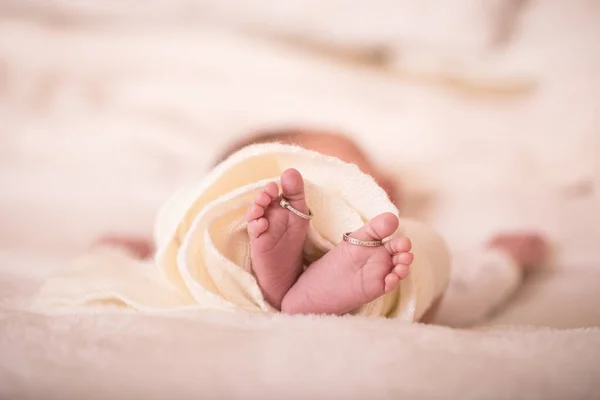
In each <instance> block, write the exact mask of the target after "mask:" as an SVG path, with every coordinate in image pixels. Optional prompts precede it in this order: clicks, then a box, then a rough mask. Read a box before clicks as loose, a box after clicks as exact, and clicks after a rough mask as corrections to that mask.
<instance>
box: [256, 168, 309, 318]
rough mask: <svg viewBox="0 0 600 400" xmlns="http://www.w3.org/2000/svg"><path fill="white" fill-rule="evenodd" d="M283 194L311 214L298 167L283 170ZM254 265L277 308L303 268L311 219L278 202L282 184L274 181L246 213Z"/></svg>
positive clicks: (297, 207)
mask: <svg viewBox="0 0 600 400" xmlns="http://www.w3.org/2000/svg"><path fill="white" fill-rule="evenodd" d="M281 189H282V194H283V196H284V197H285V198H286V199H287V200H288V201H289V203H290V205H291V206H292V207H294V208H295V209H296V210H298V211H300V212H302V213H304V214H308V213H309V211H308V206H307V205H306V199H305V195H304V180H303V179H302V175H300V172H298V171H297V170H295V169H288V170H285V171H284V172H283V174H281ZM246 220H247V221H248V234H249V235H250V256H251V259H252V269H253V271H254V274H255V275H256V280H257V281H258V285H259V286H260V288H261V290H262V293H263V296H264V297H265V299H266V300H267V301H268V302H269V303H270V304H271V305H272V306H273V307H275V308H277V309H280V308H281V301H282V300H283V297H284V296H285V294H286V293H287V291H288V290H289V289H290V287H292V285H293V284H294V283H295V282H296V280H297V279H298V276H300V273H301V272H302V268H303V266H302V249H303V246H304V240H305V238H306V234H307V233H308V226H309V223H310V222H309V221H308V220H306V219H304V218H301V217H299V216H298V215H296V214H294V213H292V212H291V211H289V210H287V209H285V208H283V207H281V206H280V205H279V188H278V187H277V184H275V183H274V182H271V183H269V184H267V185H266V186H265V188H264V190H263V191H262V192H260V193H259V194H258V195H257V196H256V198H255V199H254V202H253V204H252V205H251V206H250V208H249V209H248V212H247V213H246Z"/></svg>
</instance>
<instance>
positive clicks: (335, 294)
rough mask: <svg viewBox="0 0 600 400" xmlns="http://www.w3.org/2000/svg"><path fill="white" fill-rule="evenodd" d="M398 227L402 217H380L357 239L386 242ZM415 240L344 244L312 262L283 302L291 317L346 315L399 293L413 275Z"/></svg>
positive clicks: (371, 222) (365, 226)
mask: <svg viewBox="0 0 600 400" xmlns="http://www.w3.org/2000/svg"><path fill="white" fill-rule="evenodd" d="M397 228H398V218H397V217H396V216H395V215H394V214H391V213H385V214H380V215H378V216H377V217H375V218H373V219H372V220H370V221H369V222H367V223H366V224H365V225H364V226H363V227H362V228H360V229H359V230H358V231H356V232H354V233H352V234H351V237H353V238H355V239H359V240H367V241H372V240H382V239H384V238H386V237H388V236H390V235H391V234H393V233H394V232H395V231H396V229H397ZM410 248H411V243H410V240H409V239H408V238H406V237H398V238H393V239H391V240H389V241H387V242H386V243H385V244H384V245H383V246H379V247H364V246H359V245H355V244H351V243H347V242H341V243H339V244H338V245H337V246H336V247H335V248H333V249H332V250H331V251H329V252H328V253H327V254H325V255H324V256H323V257H322V258H321V259H319V260H318V261H316V262H314V263H313V264H311V266H310V267H309V268H308V269H307V270H306V271H305V272H304V273H303V274H302V276H301V277H300V279H298V282H296V284H295V285H294V286H293V287H292V288H291V289H290V291H289V292H288V293H287V295H286V296H285V298H284V299H283V302H282V311H284V312H286V313H288V314H344V313H347V312H350V311H352V310H354V309H355V308H357V307H359V306H362V305H363V304H366V303H368V302H370V301H372V300H375V299H376V298H378V297H380V296H382V295H384V294H385V293H388V292H390V291H392V290H394V289H396V288H397V287H398V286H399V284H400V280H401V279H403V278H405V277H406V276H407V275H408V272H409V266H410V264H412V262H413V255H412V253H409V250H410Z"/></svg>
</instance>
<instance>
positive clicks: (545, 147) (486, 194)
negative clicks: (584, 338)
mask: <svg viewBox="0 0 600 400" xmlns="http://www.w3.org/2000/svg"><path fill="white" fill-rule="evenodd" d="M599 39H600V2H598V1H595V0H572V1H568V2H567V1H561V0H489V1H478V0H436V1H433V0H396V1H391V0H371V1H369V2H356V1H350V0H329V1H327V2H323V1H317V0H290V1H285V2H283V1H257V0H247V1H243V2H242V1H234V0H220V1H209V0H173V1H168V0H157V1H152V2H142V1H133V0H123V1H111V0H108V1H100V0H93V1H89V0H80V1H66V0H55V1H43V0H0V223H1V224H0V246H1V247H0V248H1V249H2V255H3V257H4V259H5V260H11V261H10V262H8V261H3V263H2V267H3V268H11V269H13V270H19V271H21V272H22V271H28V272H31V271H32V270H33V269H34V268H35V270H36V272H40V271H44V272H43V273H47V272H49V271H51V270H52V268H55V267H57V266H59V265H61V264H62V263H64V260H67V259H69V258H70V257H73V256H74V255H76V254H78V253H81V252H82V251H85V250H86V248H87V247H88V246H89V244H90V243H91V242H92V241H93V240H94V238H96V237H98V236H100V235H102V234H104V233H106V232H113V233H122V234H133V235H149V234H151V231H152V223H153V218H154V216H155V213H156V211H157V210H158V208H159V207H160V205H161V204H162V203H163V202H164V201H165V200H166V199H167V198H168V196H169V195H170V194H171V193H172V192H173V191H175V190H176V189H177V188H178V187H180V186H181V185H182V184H185V183H189V182H191V181H194V180H197V179H200V178H201V177H202V176H203V174H204V173H205V172H206V171H207V169H208V168H209V166H210V165H211V163H212V162H213V161H214V160H215V158H216V157H217V154H218V153H219V152H220V151H221V150H222V149H223V147H224V146H225V145H226V144H227V143H229V142H230V141H231V140H234V139H236V138H239V137H241V136H244V135H247V134H249V132H252V131H253V130H256V129H265V128H285V127H308V128H326V129H333V130H338V131H340V132H344V133H347V134H348V135H349V136H352V137H354V138H355V139H356V140H357V141H358V142H359V143H361V144H362V145H363V146H364V147H365V148H366V149H367V151H368V152H369V153H370V154H371V155H372V156H373V158H374V159H375V160H376V161H377V162H378V163H379V164H381V165H382V167H384V168H385V169H387V170H389V171H391V172H393V173H394V174H395V175H396V177H397V179H398V180H399V181H400V182H401V184H402V185H403V187H404V192H405V198H406V207H405V209H404V210H402V212H403V214H404V215H411V216H417V217H420V218H422V219H425V220H426V221H427V222H429V223H431V224H433V225H434V226H436V227H437V228H438V229H439V230H440V232H442V234H443V235H444V236H445V237H446V239H447V240H448V242H449V243H450V245H451V246H452V247H453V248H454V249H457V250H459V251H462V250H469V249H472V248H474V247H476V246H479V245H481V243H482V242H483V241H485V240H486V239H487V238H488V237H489V236H490V235H491V234H492V233H494V232H497V231H500V230H509V231H510V230H522V229H529V230H531V229H533V230H536V231H540V232H542V233H543V234H545V235H546V236H547V237H548V238H549V239H550V240H551V242H552V244H553V248H554V255H553V262H552V269H553V271H552V273H550V272H548V273H547V274H546V275H543V274H542V275H543V276H542V277H541V278H538V279H537V280H536V281H534V282H533V283H531V284H530V286H529V289H526V290H525V291H524V292H523V293H524V294H522V297H521V299H520V302H518V303H517V305H516V306H515V308H514V310H513V311H512V312H511V311H510V310H509V311H508V314H507V315H509V317H506V319H501V322H503V321H508V320H510V321H511V322H514V321H517V322H520V321H525V322H528V323H536V322H539V323H540V324H541V323H547V322H548V321H549V319H552V323H553V324H554V325H557V326H580V325H600V311H599V310H596V307H594V306H593V304H597V302H598V300H600V294H598V293H600V291H598V288H600V160H599V156H600V46H599V45H598V43H599ZM23 257H25V258H27V260H28V261H27V262H25V261H23V260H24V258H23ZM34 259H35V260H36V262H34V261H31V260H34ZM15 260H21V261H19V262H17V261H15ZM34 266H35V267H34ZM565 299H567V300H565ZM540 304H541V305H543V307H542V306H540ZM545 310H549V311H545ZM557 310H558V311H557ZM560 310H562V313H561V314H560V317H556V316H555V315H558V314H556V313H558V312H559V311H560ZM544 318H546V319H544ZM544 321H546V322H544Z"/></svg>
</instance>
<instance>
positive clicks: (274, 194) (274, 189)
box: [265, 182, 279, 201]
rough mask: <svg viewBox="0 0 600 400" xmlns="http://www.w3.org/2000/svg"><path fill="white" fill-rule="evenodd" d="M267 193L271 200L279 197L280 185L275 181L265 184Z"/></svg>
mask: <svg viewBox="0 0 600 400" xmlns="http://www.w3.org/2000/svg"><path fill="white" fill-rule="evenodd" d="M265 193H266V194H267V195H268V196H269V197H270V198H271V201H273V200H275V199H277V198H278V197H279V186H277V184H276V183H275V182H269V183H267V185H266V186H265Z"/></svg>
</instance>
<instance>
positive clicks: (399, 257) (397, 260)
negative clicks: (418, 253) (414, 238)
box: [392, 253, 415, 265]
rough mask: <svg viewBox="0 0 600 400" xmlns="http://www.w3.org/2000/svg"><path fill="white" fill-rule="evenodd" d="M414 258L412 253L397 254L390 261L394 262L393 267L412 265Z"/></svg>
mask: <svg viewBox="0 0 600 400" xmlns="http://www.w3.org/2000/svg"><path fill="white" fill-rule="evenodd" d="M414 258H415V256H414V255H413V254H412V253H398V254H394V257H392V261H393V262H394V265H398V264H402V265H410V264H412V262H413V260H414Z"/></svg>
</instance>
